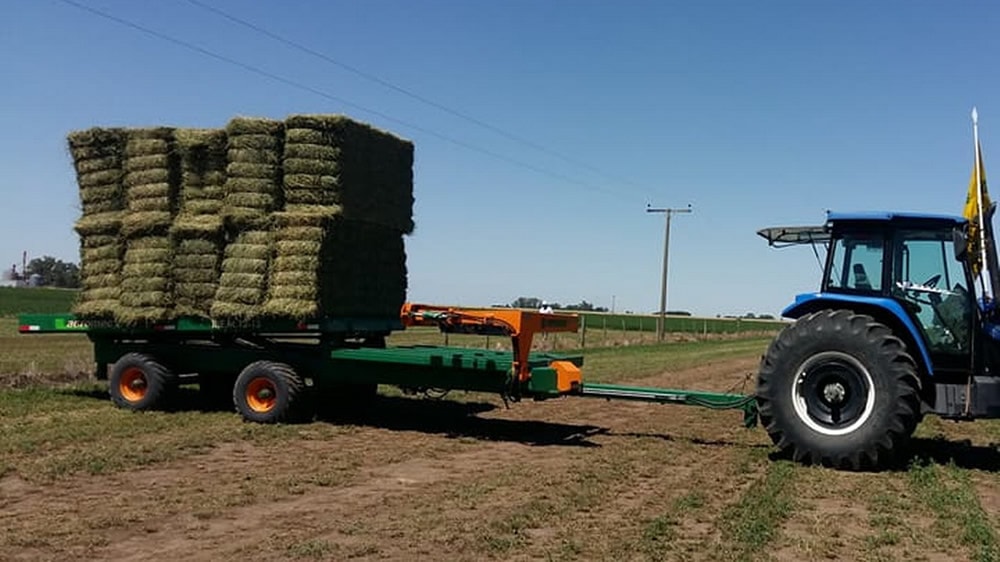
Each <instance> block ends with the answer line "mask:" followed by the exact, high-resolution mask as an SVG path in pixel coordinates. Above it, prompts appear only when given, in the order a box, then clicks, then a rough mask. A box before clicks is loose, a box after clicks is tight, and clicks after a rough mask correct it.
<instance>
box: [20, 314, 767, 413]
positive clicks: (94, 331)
mask: <svg viewBox="0 0 1000 562" xmlns="http://www.w3.org/2000/svg"><path fill="white" fill-rule="evenodd" d="M18 322H19V331H21V332H22V333H29V334H32V333H39V334H44V333H70V332H75V333H85V334H87V336H88V337H89V338H90V339H91V341H92V342H93V344H94V357H95V361H96V363H97V366H98V369H97V374H98V377H100V378H104V376H106V373H107V366H108V365H111V364H113V363H115V362H116V361H118V359H119V358H120V357H122V356H123V355H125V354H126V353H130V352H137V353H146V354H149V355H151V356H153V357H155V358H156V359H157V360H158V361H160V362H161V363H163V364H164V365H166V366H167V367H168V368H170V369H171V370H172V371H174V372H175V373H177V374H179V375H184V374H194V373H197V374H199V375H200V376H223V375H224V376H231V377H235V376H236V375H237V374H238V373H239V372H240V371H241V370H243V368H245V367H246V366H247V365H249V364H250V363H253V362H254V361H260V360H269V361H278V362H282V363H287V364H288V365H290V366H292V367H293V368H294V369H295V370H296V371H297V372H298V373H299V374H300V375H302V376H303V377H306V378H308V379H311V381H312V383H313V385H314V386H315V387H316V388H317V390H319V391H320V395H322V391H323V390H324V389H328V388H331V387H335V386H337V385H343V384H372V383H375V384H387V385H396V386H401V387H411V388H439V389H447V390H467V391H474V392H489V393H496V394H501V395H503V396H504V397H509V398H514V399H519V398H533V399H536V400H544V399H547V398H554V397H559V396H580V397H590V398H605V399H608V400H610V399H616V400H637V401H644V402H657V403H661V404H685V405H691V406H701V407H706V408H712V409H739V410H742V411H743V414H744V424H745V425H746V426H747V427H753V426H754V425H756V423H757V405H756V402H755V400H754V397H753V396H752V395H751V396H747V395H742V394H724V393H715V392H705V391H696V390H675V389H665V388H650V387H636V386H622V385H613V384H592V383H583V384H581V385H579V386H575V387H574V388H572V389H570V390H569V391H568V392H567V391H565V390H560V389H559V387H558V376H557V371H556V369H554V368H553V367H552V366H551V365H552V363H553V361H569V362H571V363H573V364H574V365H576V366H577V367H582V366H583V357H582V356H578V355H556V354H548V353H532V354H530V355H529V357H528V366H529V367H530V369H531V377H530V379H529V380H528V381H527V382H526V383H524V384H523V385H516V384H515V382H514V381H515V377H514V357H513V355H512V354H511V353H510V352H506V351H491V350H485V349H474V348H464V347H442V346H407V347H388V348H385V347H363V344H362V343H359V342H351V341H348V339H349V338H351V337H358V338H362V339H363V338H364V337H365V336H373V335H374V336H383V335H386V334H388V333H389V332H391V331H394V330H398V329H401V328H402V325H401V323H400V322H399V321H398V320H396V319H385V318H347V319H343V318H339V319H334V318H327V319H320V320H316V321H312V322H293V321H280V320H278V321H268V320H262V321H254V322H243V323H235V322H233V323H219V322H212V321H210V320H206V319H201V318H181V319H178V320H177V321H175V322H171V323H167V324H157V325H142V326H131V327H124V326H121V325H118V324H115V323H113V322H93V321H90V322H83V321H79V320H77V319H75V318H74V317H73V316H72V315H68V314H28V315H22V316H20V317H19V319H18ZM292 337H312V338H313V339H314V341H294V340H293V341H288V338H292Z"/></svg>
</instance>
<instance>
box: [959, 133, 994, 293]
mask: <svg viewBox="0 0 1000 562" xmlns="http://www.w3.org/2000/svg"><path fill="white" fill-rule="evenodd" d="M976 153H977V154H976V156H977V158H976V161H975V162H973V164H972V177H971V178H969V193H968V194H967V195H966V196H965V209H964V210H963V212H962V215H963V216H964V217H965V218H966V219H968V221H969V265H970V266H972V274H973V275H974V276H976V275H979V270H980V268H981V267H982V259H983V254H982V245H981V242H980V236H981V233H980V232H979V209H980V208H981V209H983V211H984V212H985V211H987V210H988V209H989V208H990V194H989V193H988V192H987V190H986V166H985V165H983V151H982V148H981V147H980V146H979V145H978V144H977V145H976ZM977 165H978V167H979V173H978V174H977V173H976V166H977ZM980 182H981V183H980ZM980 197H982V202H981V203H982V204H980V200H979V198H980Z"/></svg>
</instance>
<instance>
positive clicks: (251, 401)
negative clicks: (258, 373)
mask: <svg viewBox="0 0 1000 562" xmlns="http://www.w3.org/2000/svg"><path fill="white" fill-rule="evenodd" d="M246 399H247V406H250V409H251V410H253V411H254V412H257V413H259V414H264V413H267V412H270V411H271V410H272V409H274V404H275V403H276V402H277V401H278V389H277V387H275V386H274V383H273V382H271V381H270V380H269V379H266V378H264V377H257V378H255V379H253V380H252V381H250V384H248V385H247V391H246Z"/></svg>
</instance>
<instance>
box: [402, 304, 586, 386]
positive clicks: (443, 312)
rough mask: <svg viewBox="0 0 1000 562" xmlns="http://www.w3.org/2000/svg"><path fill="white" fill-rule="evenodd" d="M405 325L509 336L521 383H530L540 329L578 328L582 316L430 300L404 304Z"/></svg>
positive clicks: (516, 370) (568, 330) (517, 376)
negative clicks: (451, 304) (530, 362)
mask: <svg viewBox="0 0 1000 562" xmlns="http://www.w3.org/2000/svg"><path fill="white" fill-rule="evenodd" d="M401 319H402V321H403V325H404V326H407V327H409V326H437V327H439V328H440V329H441V331H442V332H450V333H462V334H479V335H484V336H487V335H489V336H493V335H497V336H509V337H510V339H511V344H512V346H513V349H514V374H515V377H516V380H517V382H518V383H526V382H527V381H528V379H529V378H530V375H531V370H530V369H529V367H528V354H529V353H531V342H532V339H533V338H534V336H535V334H537V333H540V332H576V331H577V330H578V329H579V325H580V319H579V317H577V316H576V315H575V314H543V313H541V312H534V311H527V310H518V309H513V308H512V309H505V308H478V309H476V308H455V307H447V306H434V305H426V304H412V303H407V304H404V305H403V310H402V313H401Z"/></svg>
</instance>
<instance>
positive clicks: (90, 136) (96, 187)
mask: <svg viewBox="0 0 1000 562" xmlns="http://www.w3.org/2000/svg"><path fill="white" fill-rule="evenodd" d="M67 143H68V145H69V151H70V154H71V155H72V157H73V168H74V170H75V172H76V182H77V185H78V186H79V188H80V206H81V209H82V211H83V213H82V214H83V216H85V217H86V216H89V215H95V214H102V213H109V212H114V211H120V210H122V209H124V208H125V201H124V197H123V193H124V186H123V183H122V182H123V179H124V169H123V159H124V152H125V136H124V132H123V131H122V130H121V129H102V128H92V129H87V130H85V131H74V132H72V133H70V134H69V135H67Z"/></svg>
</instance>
